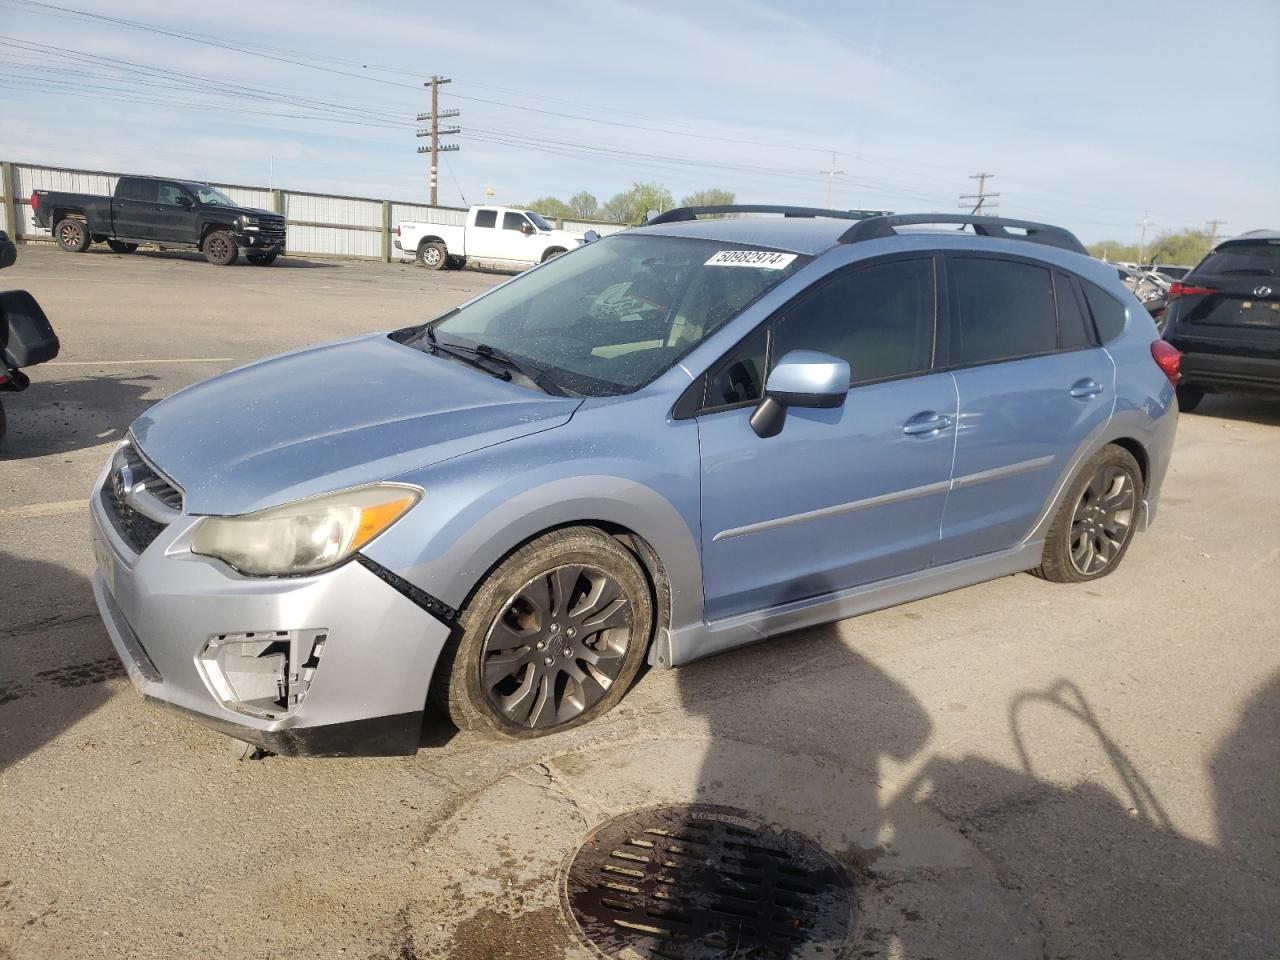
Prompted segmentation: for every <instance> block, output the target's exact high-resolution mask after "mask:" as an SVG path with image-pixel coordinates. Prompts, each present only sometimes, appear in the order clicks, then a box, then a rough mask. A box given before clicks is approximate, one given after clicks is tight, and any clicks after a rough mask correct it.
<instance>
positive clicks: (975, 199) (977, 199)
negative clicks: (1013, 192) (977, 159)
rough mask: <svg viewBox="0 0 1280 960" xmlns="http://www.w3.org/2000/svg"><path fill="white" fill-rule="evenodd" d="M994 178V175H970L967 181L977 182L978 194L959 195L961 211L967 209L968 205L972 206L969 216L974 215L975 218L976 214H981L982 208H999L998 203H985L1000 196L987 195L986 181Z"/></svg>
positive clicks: (995, 194) (996, 194) (994, 194)
mask: <svg viewBox="0 0 1280 960" xmlns="http://www.w3.org/2000/svg"><path fill="white" fill-rule="evenodd" d="M994 176H995V174H994V173H974V174H970V176H969V179H970V180H977V181H978V192H977V193H962V194H960V207H961V209H967V208H968V207H969V205H970V204H972V205H973V209H972V210H970V211H969V212H970V213H971V214H973V215H975V216H976V215H977V214H979V213H981V212H982V208H983V207H986V208H988V209H993V208H995V207H998V206H999V204H998V203H988V202H987V201H988V200H990V199H991V198H992V197H998V196H1000V194H998V193H987V181H988V180H990V179H992V178H993V177H994Z"/></svg>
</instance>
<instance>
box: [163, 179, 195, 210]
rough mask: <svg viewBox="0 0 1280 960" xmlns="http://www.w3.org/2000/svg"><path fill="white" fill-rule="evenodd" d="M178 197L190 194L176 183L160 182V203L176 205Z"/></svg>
mask: <svg viewBox="0 0 1280 960" xmlns="http://www.w3.org/2000/svg"><path fill="white" fill-rule="evenodd" d="M179 197H190V194H189V193H187V191H185V190H183V189H182V188H181V187H180V186H178V185H177V184H176V183H162V184H160V199H159V202H160V203H167V204H169V205H170V206H174V207H176V206H177V205H178V198H179Z"/></svg>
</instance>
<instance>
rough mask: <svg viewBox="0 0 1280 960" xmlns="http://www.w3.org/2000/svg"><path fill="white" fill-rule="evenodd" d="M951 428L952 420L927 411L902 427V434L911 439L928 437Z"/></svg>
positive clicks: (940, 414)
mask: <svg viewBox="0 0 1280 960" xmlns="http://www.w3.org/2000/svg"><path fill="white" fill-rule="evenodd" d="M949 426H951V418H950V417H948V416H947V415H946V414H943V413H934V412H933V411H932V410H926V411H925V412H924V413H919V414H916V415H915V416H914V417H912V418H911V419H910V420H908V421H907V422H906V423H905V424H903V426H902V432H903V433H905V434H906V435H907V436H910V437H919V436H927V435H929V434H934V433H940V432H942V431H943V430H945V429H947V427H949Z"/></svg>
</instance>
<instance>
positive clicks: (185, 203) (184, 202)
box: [178, 193, 196, 210]
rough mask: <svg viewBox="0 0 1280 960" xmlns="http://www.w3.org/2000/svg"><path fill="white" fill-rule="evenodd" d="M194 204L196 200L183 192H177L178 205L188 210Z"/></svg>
mask: <svg viewBox="0 0 1280 960" xmlns="http://www.w3.org/2000/svg"><path fill="white" fill-rule="evenodd" d="M195 205H196V202H195V201H194V200H192V199H191V198H190V197H188V196H187V195H186V194H185V193H180V194H178V206H180V207H186V208H187V209H188V210H190V209H191V208H192V207H194V206H195Z"/></svg>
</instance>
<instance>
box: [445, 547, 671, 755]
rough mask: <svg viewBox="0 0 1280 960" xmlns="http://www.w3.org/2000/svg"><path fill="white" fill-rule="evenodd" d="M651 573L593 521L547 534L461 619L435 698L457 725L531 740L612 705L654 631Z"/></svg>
mask: <svg viewBox="0 0 1280 960" xmlns="http://www.w3.org/2000/svg"><path fill="white" fill-rule="evenodd" d="M653 609H654V605H653V599H652V593H651V591H650V587H649V581H648V578H647V577H646V576H645V573H644V570H643V569H642V568H641V566H640V564H639V562H638V561H637V560H636V558H635V556H633V555H632V553H631V552H630V551H629V550H627V549H626V547H624V546H623V545H622V544H621V543H619V542H618V541H617V540H616V539H615V538H613V537H611V536H609V535H608V534H607V533H605V532H604V531H602V530H597V529H595V528H592V527H570V528H567V529H564V530H556V531H553V532H551V533H548V534H545V535H544V536H541V537H539V538H538V539H536V540H534V541H532V542H530V543H528V544H526V545H525V546H524V547H521V548H520V549H519V550H517V551H516V552H515V553H513V554H512V555H511V556H510V557H508V558H507V560H505V561H504V562H503V563H502V564H501V565H500V566H499V567H498V568H497V569H496V570H494V571H493V573H492V574H490V575H489V578H488V579H487V580H485V582H484V583H483V584H482V585H481V587H480V589H479V590H478V591H477V592H476V595H475V597H474V598H473V599H472V600H471V602H470V603H468V604H467V607H466V609H465V610H463V612H462V614H461V616H460V617H459V623H460V626H461V627H462V635H461V636H460V637H459V638H458V640H457V642H456V644H454V645H451V646H450V647H449V648H448V649H447V650H446V652H445V654H444V655H443V657H442V658H441V664H440V666H439V667H438V668H437V683H436V688H435V689H436V697H437V699H438V700H440V701H441V702H442V703H443V705H444V707H445V709H446V710H447V711H448V713H449V717H450V719H452V720H453V722H454V723H455V724H457V726H458V728H459V729H463V730H474V731H476V732H479V733H483V734H485V735H488V736H492V737H503V738H513V739H519V738H530V737H540V736H544V735H546V734H549V733H557V732H559V731H561V730H567V729H569V728H571V727H576V726H578V725H579V724H582V723H586V722H587V721H588V720H591V719H594V718H595V717H598V716H601V715H602V714H604V713H607V712H608V711H609V710H611V709H613V707H614V706H616V705H617V703H618V702H619V701H620V700H621V699H622V697H623V695H624V694H625V693H626V691H627V688H628V687H629V686H630V685H631V683H632V681H633V680H635V677H636V674H637V673H638V672H639V670H640V667H641V664H642V663H643V662H644V657H645V652H646V650H647V648H648V645H649V638H650V635H651V633H652V631H653Z"/></svg>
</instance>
